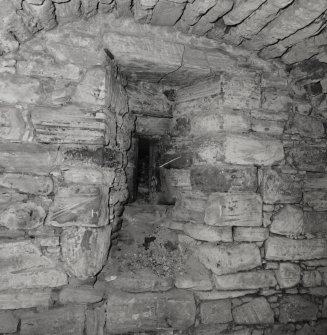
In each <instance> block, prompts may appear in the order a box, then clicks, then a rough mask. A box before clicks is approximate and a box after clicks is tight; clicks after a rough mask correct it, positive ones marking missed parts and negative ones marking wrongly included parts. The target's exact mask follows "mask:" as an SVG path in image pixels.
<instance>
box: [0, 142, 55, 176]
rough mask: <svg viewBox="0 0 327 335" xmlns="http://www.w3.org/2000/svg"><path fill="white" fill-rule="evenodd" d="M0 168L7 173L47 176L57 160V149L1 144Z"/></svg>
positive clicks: (20, 144) (22, 144) (27, 144)
mask: <svg viewBox="0 0 327 335" xmlns="http://www.w3.org/2000/svg"><path fill="white" fill-rule="evenodd" d="M0 155H1V161H0V168H3V169H4V170H5V171H8V172H19V173H24V172H33V173H35V174H37V173H41V174H48V173H49V172H50V170H51V169H52V168H53V167H54V165H55V164H56V162H58V161H57V159H59V158H58V150H57V147H54V146H49V145H47V146H44V145H38V144H31V143H1V144H0Z"/></svg>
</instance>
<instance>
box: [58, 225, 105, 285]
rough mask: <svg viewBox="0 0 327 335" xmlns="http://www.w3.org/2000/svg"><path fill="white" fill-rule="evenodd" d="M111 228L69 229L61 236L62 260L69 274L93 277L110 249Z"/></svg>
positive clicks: (82, 277)
mask: <svg viewBox="0 0 327 335" xmlns="http://www.w3.org/2000/svg"><path fill="white" fill-rule="evenodd" d="M110 235H111V227H110V226H107V227H103V228H84V227H76V228H75V227H70V228H67V229H65V230H64V231H63V233H62V235H61V250H62V260H63V262H64V265H65V267H66V268H67V270H68V271H69V273H71V274H73V275H74V276H76V277H79V278H81V279H84V278H87V277H93V276H94V275H96V274H97V273H98V272H99V271H100V270H101V269H102V267H103V265H104V263H105V261H106V259H107V256H108V251H109V247H110Z"/></svg>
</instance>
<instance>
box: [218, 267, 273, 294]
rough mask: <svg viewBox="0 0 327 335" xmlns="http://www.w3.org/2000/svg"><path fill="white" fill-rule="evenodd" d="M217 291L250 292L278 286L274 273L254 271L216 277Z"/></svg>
mask: <svg viewBox="0 0 327 335" xmlns="http://www.w3.org/2000/svg"><path fill="white" fill-rule="evenodd" d="M213 278H214V282H215V286H216V289H217V290H248V289H258V288H263V287H272V286H276V284H277V281H276V278H275V275H274V272H273V271H252V272H242V273H235V274H229V275H224V276H214V277H213Z"/></svg>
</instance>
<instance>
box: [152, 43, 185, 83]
mask: <svg viewBox="0 0 327 335" xmlns="http://www.w3.org/2000/svg"><path fill="white" fill-rule="evenodd" d="M184 54H185V45H183V53H182V59H181V65H180V66H179V67H178V68H177V69H175V70H173V71H170V72H167V73H166V74H164V75H163V76H162V77H161V78H160V79H159V80H158V81H157V84H161V82H162V80H164V79H165V78H166V77H167V76H169V75H170V74H173V73H175V72H177V71H178V70H179V69H180V68H181V67H182V66H183V63H184Z"/></svg>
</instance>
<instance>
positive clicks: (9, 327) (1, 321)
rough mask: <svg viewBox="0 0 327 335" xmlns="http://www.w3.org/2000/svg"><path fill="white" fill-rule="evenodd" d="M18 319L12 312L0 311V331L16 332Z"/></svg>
mask: <svg viewBox="0 0 327 335" xmlns="http://www.w3.org/2000/svg"><path fill="white" fill-rule="evenodd" d="M18 322H19V320H18V319H17V318H16V317H15V316H14V314H12V312H0V332H1V333H16V331H17V327H18Z"/></svg>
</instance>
